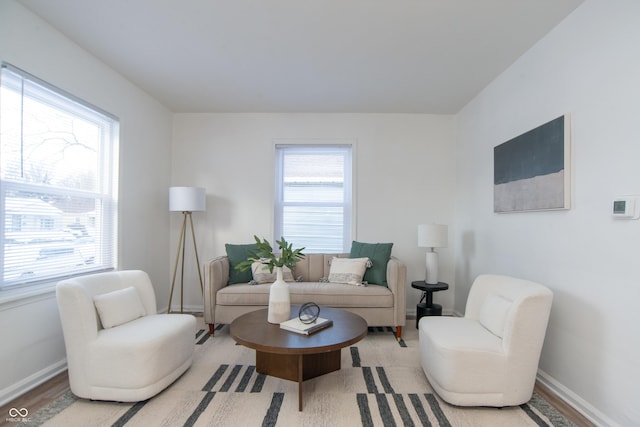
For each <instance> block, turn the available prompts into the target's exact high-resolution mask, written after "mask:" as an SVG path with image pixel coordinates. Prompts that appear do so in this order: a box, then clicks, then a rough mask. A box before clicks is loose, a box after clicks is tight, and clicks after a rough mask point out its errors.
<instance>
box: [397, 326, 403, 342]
mask: <svg viewBox="0 0 640 427" xmlns="http://www.w3.org/2000/svg"><path fill="white" fill-rule="evenodd" d="M396 339H397V340H398V341H400V340H401V339H402V326H396Z"/></svg>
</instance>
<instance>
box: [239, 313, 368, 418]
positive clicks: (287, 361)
mask: <svg viewBox="0 0 640 427" xmlns="http://www.w3.org/2000/svg"><path fill="white" fill-rule="evenodd" d="M298 309H299V307H298V306H292V307H291V317H292V318H293V317H295V316H297V315H298ZM320 317H324V318H326V319H331V320H333V325H332V326H329V327H328V328H325V329H321V330H320V331H317V332H315V333H313V334H311V335H302V334H298V333H295V332H289V331H286V330H284V329H280V325H277V324H271V323H269V322H267V309H266V308H265V309H262V310H257V311H252V312H251V313H247V314H244V315H242V316H240V317H238V318H237V319H236V320H234V321H233V322H231V327H230V334H231V337H232V338H233V339H234V340H235V341H236V342H237V343H238V344H242V345H244V346H246V347H249V348H252V349H254V350H255V351H256V371H257V372H258V373H260V374H265V375H271V376H272V377H277V378H282V379H285V380H289V381H296V382H297V383H298V410H299V411H302V382H303V381H306V380H308V379H311V378H315V377H319V376H320V375H324V374H328V373H329V372H334V371H337V370H339V369H340V350H341V349H342V348H343V347H347V346H349V345H351V344H354V343H356V342H358V341H360V340H361V339H362V338H364V337H365V336H366V335H367V322H365V320H364V319H363V318H362V317H360V316H358V315H357V314H354V313H351V312H348V311H346V310H340V309H338V308H330V307H321V310H320Z"/></svg>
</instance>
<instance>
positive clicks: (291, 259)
mask: <svg viewBox="0 0 640 427" xmlns="http://www.w3.org/2000/svg"><path fill="white" fill-rule="evenodd" d="M253 238H254V239H256V246H257V247H258V249H257V250H256V251H255V252H251V253H250V256H249V258H247V259H246V260H244V261H242V262H240V263H238V264H237V265H236V270H240V271H247V270H248V269H250V268H251V265H252V264H253V263H254V262H256V261H257V262H259V263H261V264H264V265H265V267H268V268H269V273H273V269H274V267H275V268H276V272H277V268H278V267H279V268H282V267H285V266H286V267H289V268H290V269H291V270H293V267H294V266H295V264H296V263H297V262H298V261H300V260H301V259H302V258H303V257H304V254H303V253H302V251H303V250H304V248H299V249H293V245H292V244H291V243H287V241H286V240H285V239H284V237H280V240H276V243H277V244H278V249H280V254H279V256H276V255H275V254H274V253H273V248H272V247H271V244H270V243H269V242H268V241H267V239H262V241H261V240H260V239H259V238H258V236H253Z"/></svg>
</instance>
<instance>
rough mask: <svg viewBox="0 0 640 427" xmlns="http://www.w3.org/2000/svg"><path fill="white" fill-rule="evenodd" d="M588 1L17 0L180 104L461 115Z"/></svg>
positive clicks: (191, 108) (212, 108)
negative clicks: (577, 8)
mask: <svg viewBox="0 0 640 427" xmlns="http://www.w3.org/2000/svg"><path fill="white" fill-rule="evenodd" d="M582 1H583V0H517V1H516V0H315V1H313V0H109V1H104V0H55V1H52V0H20V2H21V3H22V4H23V5H25V6H26V7H27V8H28V9H30V10H31V11H33V12H34V13H35V14H37V15H39V16H40V17H42V18H43V19H44V20H45V21H47V22H49V23H50V24H51V25H52V26H53V27H55V28H57V29H58V30H59V31H61V32H62V33H64V34H65V35H67V36H68V37H69V38H71V39H72V40H74V41H75V42H76V43H78V44H79V45H80V46H82V47H83V48H84V49H86V50H88V51H89V52H91V53H92V54H93V55H94V56H96V57H98V58H99V59H100V60H102V61H103V62H105V63H107V64H109V66H111V67H112V68H114V69H115V70H116V71H118V72H119V73H121V74H122V75H124V76H125V77H126V78H127V79H129V80H130V81H132V82H133V83H134V84H136V85H137V86H139V87H140V88H142V89H143V90H145V91H146V92H148V93H149V94H151V95H152V96H153V97H154V98H156V99H157V100H158V101H160V102H161V103H162V104H164V105H165V106H166V107H167V108H169V109H170V110H172V111H174V112H332V113H341V112H357V113H433V114H450V113H456V112H458V111H459V110H460V109H461V108H462V107H463V106H464V105H465V104H467V103H468V102H469V101H470V100H471V99H472V98H473V97H474V96H475V95H477V94H478V93H479V92H480V91H481V90H482V89H483V88H484V87H485V86H486V85H487V84H488V83H490V82H491V81H492V80H493V79H495V78H496V77H497V76H498V75H499V74H500V73H501V72H502V71H504V70H505V69H506V68H507V67H509V65H511V64H512V63H513V62H514V61H515V60H516V59H517V58H518V57H519V56H520V55H522V54H523V53H524V52H526V51H527V50H528V49H529V48H530V47H531V46H533V45H534V44H535V43H536V41H538V40H539V39H540V38H542V37H543V36H544V35H545V34H546V33H548V32H549V31H550V30H551V29H552V28H553V27H555V26H556V25H557V24H558V23H559V22H560V21H561V20H562V19H563V18H565V17H566V16H567V15H568V14H569V13H571V12H572V11H573V10H574V9H575V8H576V7H577V6H578V5H579V4H580V3H582Z"/></svg>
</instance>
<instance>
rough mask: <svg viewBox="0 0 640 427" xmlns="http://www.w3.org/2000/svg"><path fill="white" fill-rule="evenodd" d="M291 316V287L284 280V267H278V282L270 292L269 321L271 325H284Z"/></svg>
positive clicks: (274, 283) (272, 286)
mask: <svg viewBox="0 0 640 427" xmlns="http://www.w3.org/2000/svg"><path fill="white" fill-rule="evenodd" d="M290 316H291V300H290V298H289V285H287V282H285V281H284V280H283V279H282V267H276V281H275V282H273V284H272V285H271V289H270V290H269V311H268V314H267V321H268V322H269V323H282V322H284V321H286V320H289V318H290Z"/></svg>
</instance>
